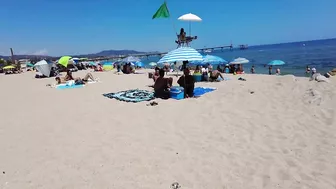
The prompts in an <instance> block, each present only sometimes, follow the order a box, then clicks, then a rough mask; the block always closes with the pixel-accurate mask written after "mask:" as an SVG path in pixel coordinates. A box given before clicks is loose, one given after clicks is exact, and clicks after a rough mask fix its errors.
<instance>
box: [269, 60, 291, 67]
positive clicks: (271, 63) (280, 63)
mask: <svg viewBox="0 0 336 189" xmlns="http://www.w3.org/2000/svg"><path fill="white" fill-rule="evenodd" d="M285 64H286V63H285V62H284V61H282V60H273V61H271V62H270V63H268V64H267V65H269V66H282V65H285Z"/></svg>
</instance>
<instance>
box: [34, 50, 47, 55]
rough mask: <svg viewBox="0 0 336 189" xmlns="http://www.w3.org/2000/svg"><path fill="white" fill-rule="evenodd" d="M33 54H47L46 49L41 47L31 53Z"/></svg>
mask: <svg viewBox="0 0 336 189" xmlns="http://www.w3.org/2000/svg"><path fill="white" fill-rule="evenodd" d="M33 55H48V50H47V49H41V50H38V51H36V52H34V53H33Z"/></svg>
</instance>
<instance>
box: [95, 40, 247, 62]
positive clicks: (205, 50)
mask: <svg viewBox="0 0 336 189" xmlns="http://www.w3.org/2000/svg"><path fill="white" fill-rule="evenodd" d="M238 47H239V49H240V50H245V49H248V45H239V46H238ZM233 48H234V47H233V45H232V44H231V45H224V46H217V47H204V48H200V49H196V50H197V51H199V52H212V51H214V50H224V49H229V50H233ZM165 54H167V52H164V53H160V52H155V53H146V54H129V55H115V56H108V57H97V58H92V59H90V61H101V60H110V59H122V58H126V57H128V56H135V57H140V58H148V57H150V56H163V55H165Z"/></svg>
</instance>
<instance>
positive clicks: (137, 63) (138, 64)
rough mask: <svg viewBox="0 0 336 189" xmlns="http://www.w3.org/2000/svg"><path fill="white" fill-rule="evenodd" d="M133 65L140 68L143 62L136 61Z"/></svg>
mask: <svg viewBox="0 0 336 189" xmlns="http://www.w3.org/2000/svg"><path fill="white" fill-rule="evenodd" d="M135 65H136V66H138V67H140V68H143V67H144V64H143V63H142V62H136V63H135Z"/></svg>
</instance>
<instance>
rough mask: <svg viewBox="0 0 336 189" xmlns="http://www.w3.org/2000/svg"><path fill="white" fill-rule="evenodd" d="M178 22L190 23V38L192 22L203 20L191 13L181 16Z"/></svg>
mask: <svg viewBox="0 0 336 189" xmlns="http://www.w3.org/2000/svg"><path fill="white" fill-rule="evenodd" d="M178 20H181V21H188V22H189V35H190V36H191V22H201V21H202V19H201V18H200V17H199V16H197V15H195V14H191V13H189V14H185V15H182V16H180V17H179V18H178Z"/></svg>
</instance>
